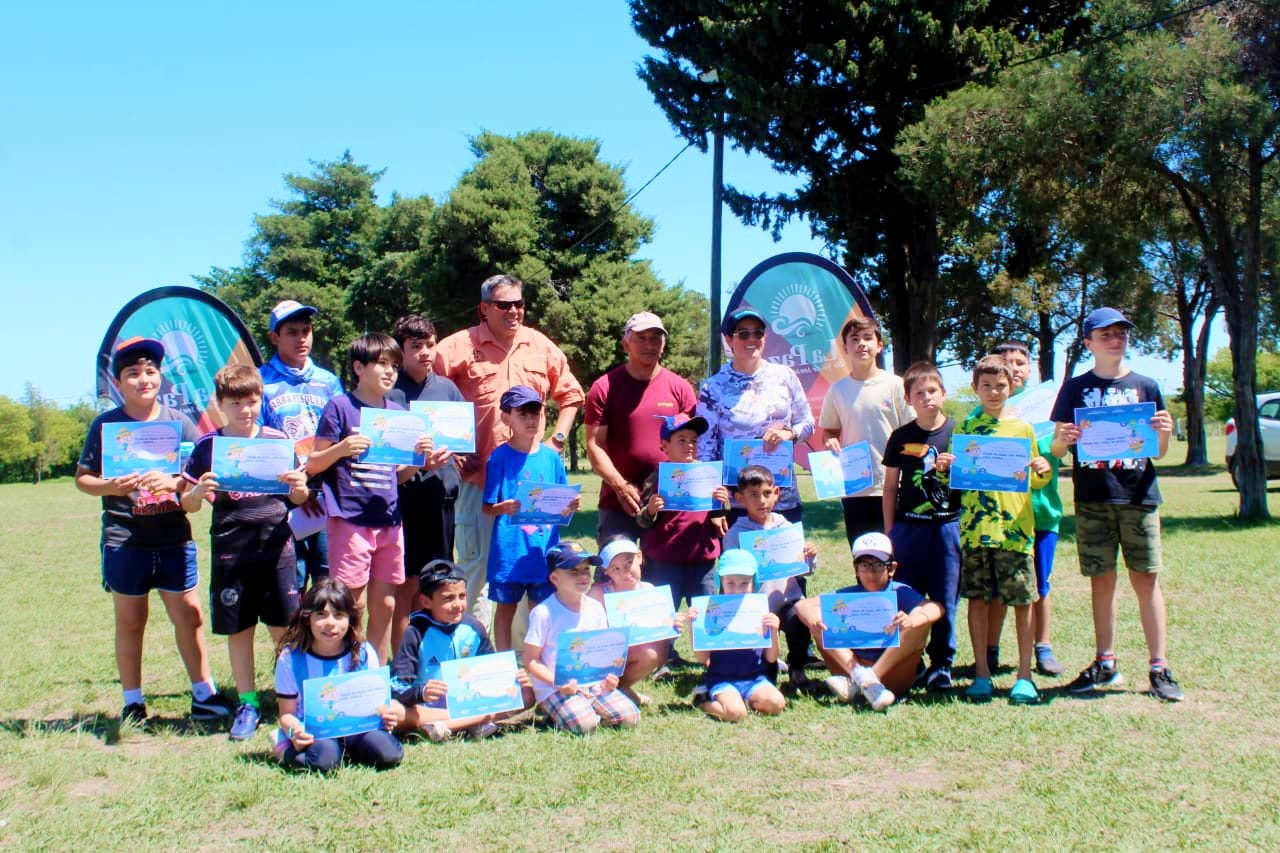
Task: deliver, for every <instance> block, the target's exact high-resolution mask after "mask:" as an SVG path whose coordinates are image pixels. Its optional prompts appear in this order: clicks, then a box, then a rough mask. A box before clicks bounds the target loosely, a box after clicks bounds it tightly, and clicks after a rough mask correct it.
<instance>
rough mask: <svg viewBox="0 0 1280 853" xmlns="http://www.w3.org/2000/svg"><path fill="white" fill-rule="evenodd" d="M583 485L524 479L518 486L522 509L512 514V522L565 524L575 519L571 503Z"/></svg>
mask: <svg viewBox="0 0 1280 853" xmlns="http://www.w3.org/2000/svg"><path fill="white" fill-rule="evenodd" d="M581 491H582V486H570V485H567V484H565V483H534V482H530V481H522V482H521V483H520V485H519V486H518V487H517V488H516V500H518V501H519V502H520V509H519V510H517V511H516V514H515V515H513V516H511V523H512V524H558V525H560V526H562V527H563V526H564V525H566V524H568V523H569V522H570V521H572V520H573V511H572V510H570V509H569V504H571V503H573V499H574V498H576V497H578V493H579V492H581Z"/></svg>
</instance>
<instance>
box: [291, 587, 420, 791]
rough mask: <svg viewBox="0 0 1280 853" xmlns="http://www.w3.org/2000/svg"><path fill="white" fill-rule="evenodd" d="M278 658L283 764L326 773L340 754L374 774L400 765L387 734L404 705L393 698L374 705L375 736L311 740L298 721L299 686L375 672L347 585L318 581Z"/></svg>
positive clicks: (398, 749)
mask: <svg viewBox="0 0 1280 853" xmlns="http://www.w3.org/2000/svg"><path fill="white" fill-rule="evenodd" d="M277 653H278V655H279V657H278V659H277V661H276V700H277V702H278V704H279V707H280V732H279V734H278V735H277V740H276V744H275V751H276V755H277V757H278V758H279V759H280V762H281V763H282V764H284V765H286V766H288V767H305V768H307V769H308V770H319V771H320V772H322V773H327V772H328V771H330V770H333V769H335V768H337V766H338V765H339V764H341V763H342V757H343V755H348V756H350V757H351V760H353V761H357V762H359V763H361V764H370V765H372V766H374V767H377V768H379V769H383V768H387V767H394V766H396V765H397V764H399V763H400V760H401V759H402V758H404V747H403V746H401V745H400V741H398V740H396V738H395V735H393V734H391V730H392V729H394V728H395V727H396V725H397V724H398V723H400V721H401V720H403V719H404V706H403V705H401V704H400V703H399V702H397V701H396V700H395V699H392V700H391V702H390V704H389V705H380V706H378V713H379V714H380V715H381V716H382V724H383V726H384V729H380V730H377V731H372V732H364V733H363V734H358V735H349V736H348V737H341V738H316V737H315V736H314V735H312V734H311V733H310V732H308V731H307V730H306V727H305V726H304V725H303V722H302V720H303V709H302V684H303V682H304V681H306V680H307V679H310V678H325V677H327V676H331V675H342V674H344V673H348V672H358V671H360V670H365V669H377V667H378V653H377V652H376V651H375V650H374V648H373V646H371V645H369V644H368V643H366V642H365V641H364V638H363V637H362V636H361V634H360V608H358V607H357V606H356V600H355V597H354V596H353V595H352V594H351V590H350V589H348V588H347V585H346V584H344V583H343V582H342V581H340V580H337V579H336V578H331V577H329V578H320V580H319V581H317V582H316V584H315V586H313V587H312V588H311V589H310V590H309V591H308V592H307V594H306V596H304V597H303V599H302V607H301V608H299V610H298V612H297V613H295V614H294V616H293V620H292V621H291V622H290V623H289V627H288V628H287V629H285V632H284V636H283V637H282V638H281V639H280V645H279V646H278V648H277Z"/></svg>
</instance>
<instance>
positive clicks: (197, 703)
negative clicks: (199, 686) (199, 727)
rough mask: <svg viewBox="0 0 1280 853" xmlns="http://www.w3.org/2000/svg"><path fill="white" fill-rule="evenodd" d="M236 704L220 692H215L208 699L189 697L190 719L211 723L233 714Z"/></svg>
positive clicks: (225, 718) (228, 717)
mask: <svg viewBox="0 0 1280 853" xmlns="http://www.w3.org/2000/svg"><path fill="white" fill-rule="evenodd" d="M235 712H236V706H235V705H233V704H232V703H231V700H230V699H228V698H227V697H226V696H223V695H222V694H221V693H215V694H213V695H212V696H210V697H209V698H208V699H203V700H202V699H197V698H196V697H194V696H192V697H191V719H192V720H194V721H195V722H197V723H212V722H218V721H221V720H228V719H230V718H231V717H232V716H234V715H235Z"/></svg>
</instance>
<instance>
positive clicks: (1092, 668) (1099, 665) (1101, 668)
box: [1067, 660, 1124, 693]
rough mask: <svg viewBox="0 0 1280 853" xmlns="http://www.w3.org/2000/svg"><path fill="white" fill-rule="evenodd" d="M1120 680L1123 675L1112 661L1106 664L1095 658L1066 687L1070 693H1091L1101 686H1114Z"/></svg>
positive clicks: (1122, 678) (1122, 679)
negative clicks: (1109, 664)
mask: <svg viewBox="0 0 1280 853" xmlns="http://www.w3.org/2000/svg"><path fill="white" fill-rule="evenodd" d="M1122 681H1124V676H1122V675H1121V674H1120V668H1119V667H1117V666H1116V665H1115V664H1114V663H1113V664H1111V666H1107V665H1106V664H1104V663H1103V662H1102V661H1097V660H1095V661H1094V662H1093V663H1091V664H1089V666H1088V667H1086V668H1085V670H1084V671H1083V672H1081V673H1080V674H1079V675H1077V676H1076V680H1075V681H1073V682H1071V683H1070V684H1068V685H1067V689H1068V690H1070V691H1071V692H1072V693H1092V692H1093V691H1095V690H1098V689H1100V688H1103V687H1114V686H1116V685H1117V684H1119V683H1120V682H1122Z"/></svg>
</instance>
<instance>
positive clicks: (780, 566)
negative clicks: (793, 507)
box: [738, 524, 809, 583]
mask: <svg viewBox="0 0 1280 853" xmlns="http://www.w3.org/2000/svg"><path fill="white" fill-rule="evenodd" d="M738 547H739V548H743V549H745V550H747V551H750V552H751V555H752V556H753V557H755V558H756V562H757V563H758V564H759V565H760V568H759V570H758V571H757V572H756V582H757V583H762V582H764V581H780V580H784V579H786V578H793V577H795V576H796V575H803V574H805V573H807V572H808V571H809V564H808V563H807V562H805V559H804V525H803V524H788V525H787V526H786V527H774V528H772V529H770V530H753V531H751V532H750V533H739V534H738Z"/></svg>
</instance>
